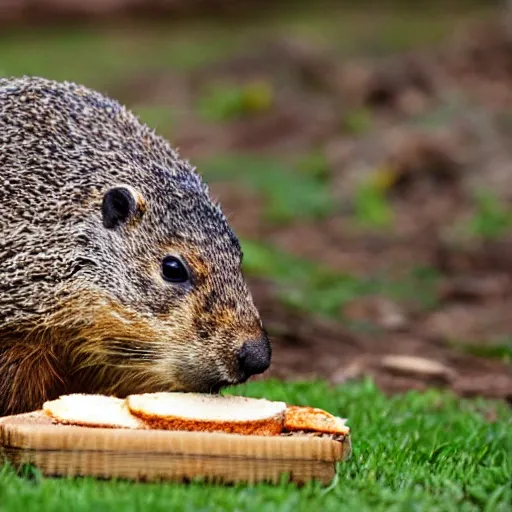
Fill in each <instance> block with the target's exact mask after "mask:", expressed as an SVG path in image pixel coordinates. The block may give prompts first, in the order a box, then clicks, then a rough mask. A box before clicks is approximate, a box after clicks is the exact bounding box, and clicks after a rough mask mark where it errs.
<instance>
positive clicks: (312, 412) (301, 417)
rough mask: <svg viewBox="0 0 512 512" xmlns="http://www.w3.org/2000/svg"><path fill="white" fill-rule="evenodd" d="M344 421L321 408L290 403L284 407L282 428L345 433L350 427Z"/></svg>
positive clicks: (292, 430) (293, 430) (296, 430)
mask: <svg viewBox="0 0 512 512" xmlns="http://www.w3.org/2000/svg"><path fill="white" fill-rule="evenodd" d="M345 422H346V420H345V419H343V418H338V417H336V416H333V415H332V414H330V413H328V412H326V411H324V410H322V409H317V408H315V407H300V406H295V405H291V406H288V407H287V408H286V413H285V417H284V430H285V431H288V432H299V431H301V432H319V433H322V434H332V435H346V434H348V433H349V432H350V429H349V427H348V426H347V425H345Z"/></svg>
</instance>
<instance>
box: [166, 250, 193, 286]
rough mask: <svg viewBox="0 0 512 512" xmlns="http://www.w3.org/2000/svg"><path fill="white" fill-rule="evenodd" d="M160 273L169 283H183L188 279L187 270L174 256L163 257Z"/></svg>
mask: <svg viewBox="0 0 512 512" xmlns="http://www.w3.org/2000/svg"><path fill="white" fill-rule="evenodd" d="M162 275H163V277H164V279H165V280H166V281H169V282H170V283H185V282H186V281H188V280H189V275H188V270H187V269H186V267H185V265H183V263H182V262H181V261H180V260H179V259H178V258H176V257H175V256H166V257H165V258H164V259H163V261H162Z"/></svg>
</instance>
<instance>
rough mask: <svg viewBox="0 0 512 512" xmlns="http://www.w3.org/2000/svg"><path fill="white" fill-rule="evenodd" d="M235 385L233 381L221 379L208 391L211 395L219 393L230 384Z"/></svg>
mask: <svg viewBox="0 0 512 512" xmlns="http://www.w3.org/2000/svg"><path fill="white" fill-rule="evenodd" d="M231 385H233V383H232V382H229V381H227V380H221V381H219V382H218V383H217V384H215V385H214V386H212V387H211V389H210V390H209V391H208V393H209V394H211V395H218V394H219V393H220V392H221V390H222V389H224V388H227V387H228V386H231Z"/></svg>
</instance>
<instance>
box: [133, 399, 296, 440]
mask: <svg viewBox="0 0 512 512" xmlns="http://www.w3.org/2000/svg"><path fill="white" fill-rule="evenodd" d="M126 401H127V404H128V408H129V409H130V412H131V413H132V414H134V415H135V416H137V417H139V418H140V419H142V420H143V421H144V422H145V423H147V424H148V425H150V427H151V428H157V429H164V430H188V431H200V432H226V433H233V434H246V435H248V434H252V435H268V436H270V435H279V434H280V433H281V432H282V429H283V422H284V413H285V410H286V404H285V403H284V402H271V401H269V400H265V399H256V398H245V397H241V396H220V395H207V394H199V393H151V394H144V395H131V396H129V397H128V398H127V399H126Z"/></svg>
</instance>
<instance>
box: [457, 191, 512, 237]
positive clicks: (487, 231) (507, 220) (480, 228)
mask: <svg viewBox="0 0 512 512" xmlns="http://www.w3.org/2000/svg"><path fill="white" fill-rule="evenodd" d="M475 202H476V204H475V213H474V215H473V217H472V218H471V219H470V221H469V223H468V225H467V229H468V231H469V233H470V234H472V235H474V236H477V237H480V238H483V239H485V240H492V239H496V238H500V237H501V236H503V235H504V234H505V233H506V232H507V231H509V230H510V228H511V226H512V211H511V210H510V208H508V207H506V206H505V205H504V204H502V202H501V201H500V200H499V199H498V198H497V197H495V196H494V195H493V194H492V193H490V192H485V191H484V192H480V193H479V194H477V195H476V198H475Z"/></svg>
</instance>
